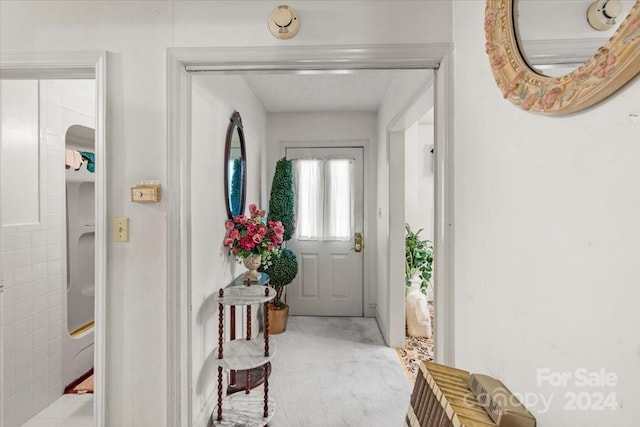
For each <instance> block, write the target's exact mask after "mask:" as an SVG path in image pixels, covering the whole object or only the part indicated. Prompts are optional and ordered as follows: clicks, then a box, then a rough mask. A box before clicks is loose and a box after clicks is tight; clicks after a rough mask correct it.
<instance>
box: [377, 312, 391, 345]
mask: <svg viewBox="0 0 640 427" xmlns="http://www.w3.org/2000/svg"><path fill="white" fill-rule="evenodd" d="M376 322H378V328H380V332H381V333H382V338H383V339H384V342H385V344H386V345H387V346H388V345H389V336H388V335H387V332H388V329H387V325H386V324H385V323H384V322H383V321H382V318H381V317H380V313H378V310H377V309H376Z"/></svg>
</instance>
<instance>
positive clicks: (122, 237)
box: [113, 217, 129, 242]
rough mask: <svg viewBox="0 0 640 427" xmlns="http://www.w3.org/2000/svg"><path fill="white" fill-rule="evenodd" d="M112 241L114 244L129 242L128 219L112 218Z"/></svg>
mask: <svg viewBox="0 0 640 427" xmlns="http://www.w3.org/2000/svg"><path fill="white" fill-rule="evenodd" d="M113 241H114V242H128V241H129V218H127V217H119V218H113Z"/></svg>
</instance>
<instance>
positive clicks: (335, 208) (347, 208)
mask: <svg viewBox="0 0 640 427" xmlns="http://www.w3.org/2000/svg"><path fill="white" fill-rule="evenodd" d="M325 180H326V183H325V194H326V196H325V199H326V201H327V202H326V206H325V215H324V225H325V232H324V240H342V241H346V240H351V230H352V228H353V227H352V226H353V160H349V159H331V160H327V161H326V162H325Z"/></svg>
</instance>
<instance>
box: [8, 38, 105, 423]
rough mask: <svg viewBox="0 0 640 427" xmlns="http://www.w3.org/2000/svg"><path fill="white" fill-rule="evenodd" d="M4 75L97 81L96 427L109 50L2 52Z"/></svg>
mask: <svg viewBox="0 0 640 427" xmlns="http://www.w3.org/2000/svg"><path fill="white" fill-rule="evenodd" d="M0 78H2V79H78V78H94V79H95V81H96V141H95V143H96V146H95V150H96V172H95V173H96V193H95V197H96V201H95V203H96V206H95V215H96V229H95V233H96V234H95V239H96V240H95V244H96V248H95V279H96V283H95V314H94V318H95V326H94V372H95V381H94V400H93V419H94V425H95V426H96V427H101V426H103V425H105V410H106V390H107V388H106V384H105V380H106V377H107V376H106V347H107V346H106V319H107V306H106V283H107V253H108V251H107V242H108V240H107V225H108V224H107V206H108V204H107V201H108V198H107V188H108V187H107V167H108V162H107V158H106V157H107V150H106V141H107V129H106V111H107V110H106V104H107V53H106V52H104V51H79V52H14V53H4V52H3V53H2V54H0Z"/></svg>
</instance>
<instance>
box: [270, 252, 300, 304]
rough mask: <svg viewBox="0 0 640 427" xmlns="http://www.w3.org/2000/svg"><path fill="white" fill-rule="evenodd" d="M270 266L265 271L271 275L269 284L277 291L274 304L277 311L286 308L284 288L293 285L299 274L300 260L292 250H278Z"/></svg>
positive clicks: (272, 257)
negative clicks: (283, 298)
mask: <svg viewBox="0 0 640 427" xmlns="http://www.w3.org/2000/svg"><path fill="white" fill-rule="evenodd" d="M269 264H270V265H268V266H263V269H264V270H266V272H267V273H268V274H269V277H270V278H271V280H270V281H269V284H270V285H271V286H273V288H274V289H275V290H276V297H275V298H274V300H273V304H274V306H275V308H276V309H282V308H286V307H287V304H286V303H285V302H284V301H283V300H282V296H283V292H284V287H285V286H286V285H288V284H289V283H291V282H292V281H293V279H295V278H296V275H297V274H298V259H297V258H296V254H294V253H293V252H292V251H291V250H290V249H276V250H275V251H274V252H273V254H272V255H271V259H270V260H269Z"/></svg>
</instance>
